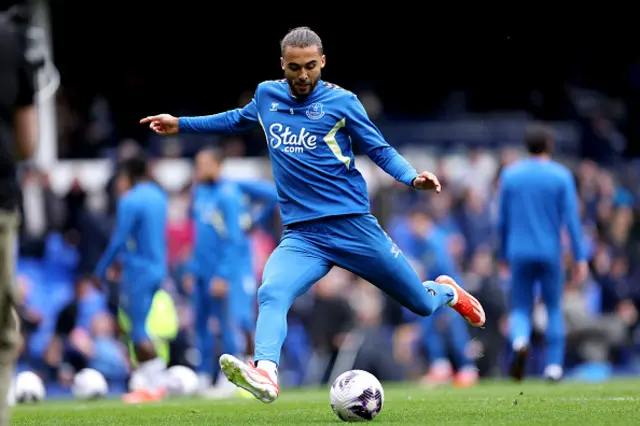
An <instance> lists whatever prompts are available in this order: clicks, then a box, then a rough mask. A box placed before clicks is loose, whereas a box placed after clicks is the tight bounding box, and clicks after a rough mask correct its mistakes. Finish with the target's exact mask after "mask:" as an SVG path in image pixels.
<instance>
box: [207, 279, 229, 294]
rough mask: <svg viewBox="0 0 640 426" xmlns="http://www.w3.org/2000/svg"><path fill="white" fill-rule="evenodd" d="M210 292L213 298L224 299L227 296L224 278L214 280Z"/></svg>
mask: <svg viewBox="0 0 640 426" xmlns="http://www.w3.org/2000/svg"><path fill="white" fill-rule="evenodd" d="M209 292H210V293H211V296H213V297H215V298H218V299H219V298H222V297H224V296H226V295H227V282H226V281H225V280H223V279H222V278H213V279H212V280H211V285H210V286H209Z"/></svg>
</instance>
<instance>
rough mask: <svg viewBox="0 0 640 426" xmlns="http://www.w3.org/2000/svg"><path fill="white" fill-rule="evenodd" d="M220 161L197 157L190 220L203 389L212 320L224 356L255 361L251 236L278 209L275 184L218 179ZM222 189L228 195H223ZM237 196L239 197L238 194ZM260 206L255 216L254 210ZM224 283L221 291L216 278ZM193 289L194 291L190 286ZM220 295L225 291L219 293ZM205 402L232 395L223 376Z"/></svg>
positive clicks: (208, 154) (188, 286) (211, 152)
mask: <svg viewBox="0 0 640 426" xmlns="http://www.w3.org/2000/svg"><path fill="white" fill-rule="evenodd" d="M223 163H224V156H223V153H222V151H221V150H219V149H215V148H206V149H203V150H201V151H200V152H199V153H198V154H197V155H196V179H197V181H198V183H197V186H196V188H195V190H194V193H193V194H194V195H193V207H192V209H193V214H194V218H195V220H196V235H195V241H196V245H195V248H194V251H193V254H192V260H191V266H190V271H191V272H190V274H189V275H187V276H186V277H185V284H184V285H185V290H187V291H188V292H189V293H191V294H193V295H194V297H193V303H194V307H195V311H196V330H197V333H196V334H197V340H198V342H199V351H200V352H201V361H200V363H199V364H198V373H199V374H200V379H201V387H202V388H205V389H206V388H207V387H208V386H209V385H211V379H212V377H211V375H212V371H213V356H214V352H215V347H214V344H213V343H214V340H215V339H214V331H213V330H211V328H210V326H209V324H210V320H211V319H215V320H216V321H217V323H218V330H219V334H220V335H221V337H222V339H221V340H222V344H223V347H224V350H225V351H227V352H231V353H237V354H238V356H242V357H243V358H245V359H253V330H254V328H255V315H254V311H255V307H256V305H255V303H256V302H255V297H256V291H257V286H256V279H255V272H254V270H253V256H252V248H251V241H250V239H249V232H250V231H251V229H252V228H253V227H254V225H258V224H260V223H262V222H264V221H265V220H266V218H267V217H268V216H269V215H270V214H271V213H272V211H273V208H274V207H275V205H276V203H277V193H276V192H275V188H274V186H273V184H270V183H265V182H236V181H230V180H228V179H224V178H223V177H222V167H223ZM225 188H226V189H225ZM238 190H240V192H238ZM254 203H255V204H256V205H258V204H260V206H258V207H259V208H258V209H257V211H256V212H255V213H253V208H252V207H253V205H254ZM222 276H224V277H228V280H227V279H224V282H225V284H224V289H220V290H216V289H214V286H222V284H221V283H220V281H219V280H220V277H222ZM194 284H195V286H194ZM222 290H224V291H222ZM216 385H217V386H216V388H215V389H211V391H214V392H208V393H207V394H208V396H226V395H228V394H230V393H232V391H235V389H236V388H235V386H228V385H229V383H228V382H227V380H226V378H225V377H224V375H222V376H221V377H219V378H218V380H217V381H216Z"/></svg>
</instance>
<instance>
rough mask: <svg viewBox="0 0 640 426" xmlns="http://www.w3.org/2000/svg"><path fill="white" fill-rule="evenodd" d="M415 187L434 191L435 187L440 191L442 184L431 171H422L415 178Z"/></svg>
mask: <svg viewBox="0 0 640 426" xmlns="http://www.w3.org/2000/svg"><path fill="white" fill-rule="evenodd" d="M413 186H414V188H418V189H422V190H425V191H432V190H434V189H435V191H436V192H438V193H439V192H440V189H441V186H440V181H439V180H438V178H437V177H436V175H434V174H433V173H431V172H422V173H420V174H419V175H418V176H417V177H416V178H415V179H414V180H413Z"/></svg>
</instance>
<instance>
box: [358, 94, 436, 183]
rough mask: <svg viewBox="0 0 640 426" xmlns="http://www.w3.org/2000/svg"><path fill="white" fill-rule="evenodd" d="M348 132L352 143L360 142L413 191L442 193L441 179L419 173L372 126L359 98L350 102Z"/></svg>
mask: <svg viewBox="0 0 640 426" xmlns="http://www.w3.org/2000/svg"><path fill="white" fill-rule="evenodd" d="M347 113H348V117H347V131H348V132H349V135H350V136H351V138H352V139H355V140H357V141H358V142H359V143H360V144H361V145H362V146H363V147H364V150H365V152H366V153H367V155H368V156H369V158H371V160H372V161H373V162H374V163H376V164H377V165H378V167H380V168H381V169H382V170H384V171H385V172H387V173H388V174H389V175H391V176H393V177H394V178H395V179H396V180H397V181H398V182H402V183H404V184H406V185H408V186H411V187H413V188H417V189H422V190H435V191H437V192H440V189H441V187H440V182H439V181H438V178H437V177H436V176H435V175H434V174H433V173H430V172H427V171H425V172H422V173H418V172H417V171H416V169H415V168H414V167H413V166H412V165H411V164H409V162H408V161H407V160H405V159H404V157H402V155H400V153H398V151H396V150H395V149H394V148H393V147H392V146H390V145H389V144H388V143H387V141H385V140H384V137H383V136H382V133H381V132H380V130H379V129H378V128H377V127H376V125H375V124H373V123H372V122H371V120H370V119H369V116H368V115H367V112H366V110H365V109H364V106H362V104H361V103H360V101H359V100H358V98H357V97H355V95H354V96H353V98H352V99H350V100H349V101H348V107H347Z"/></svg>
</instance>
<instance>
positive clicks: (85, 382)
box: [71, 368, 109, 400]
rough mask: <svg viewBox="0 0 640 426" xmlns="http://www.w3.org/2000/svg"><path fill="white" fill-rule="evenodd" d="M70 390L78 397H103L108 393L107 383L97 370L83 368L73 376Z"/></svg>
mask: <svg viewBox="0 0 640 426" xmlns="http://www.w3.org/2000/svg"><path fill="white" fill-rule="evenodd" d="M71 392H72V393H73V396H74V397H76V398H78V399H85V400H86V399H99V398H104V397H105V396H107V393H109V384H108V383H107V380H106V379H105V378H104V376H103V375H102V373H100V372H99V371H98V370H94V369H93V368H84V369H82V370H80V371H79V372H78V373H77V374H76V375H75V376H74V377H73V386H72V387H71Z"/></svg>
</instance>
